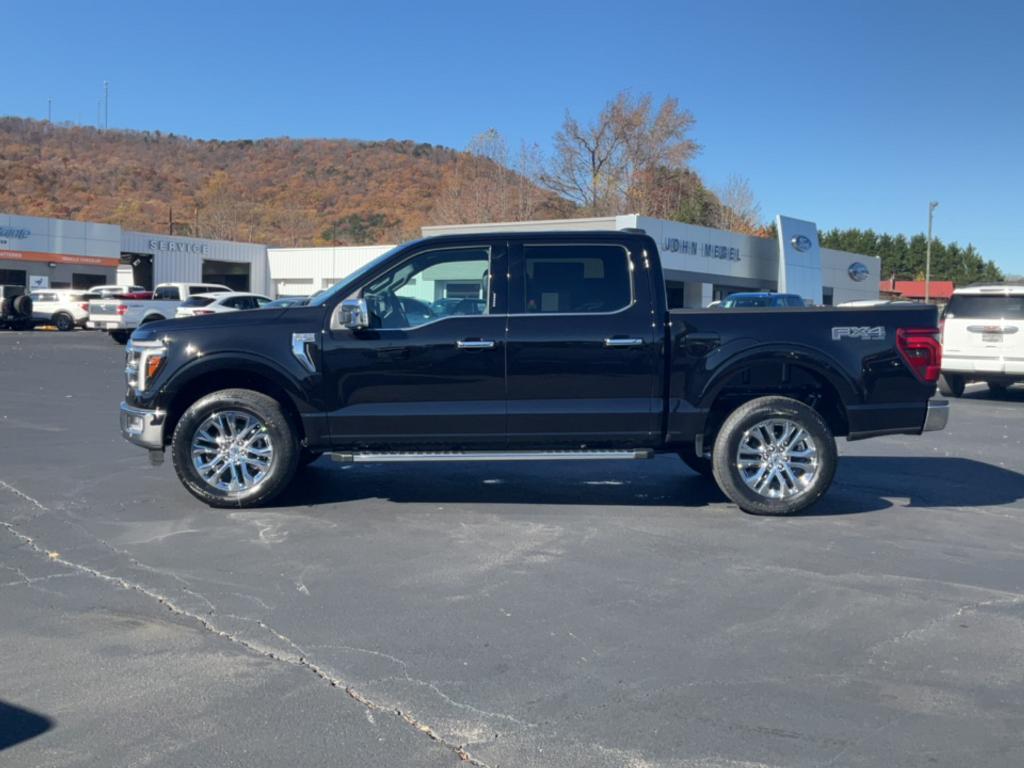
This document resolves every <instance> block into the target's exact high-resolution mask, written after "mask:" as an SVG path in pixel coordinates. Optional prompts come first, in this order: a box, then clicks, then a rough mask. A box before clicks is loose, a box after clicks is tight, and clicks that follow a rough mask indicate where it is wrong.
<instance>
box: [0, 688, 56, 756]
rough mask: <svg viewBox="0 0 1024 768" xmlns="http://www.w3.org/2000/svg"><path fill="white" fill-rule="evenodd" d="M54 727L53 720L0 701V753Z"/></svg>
mask: <svg viewBox="0 0 1024 768" xmlns="http://www.w3.org/2000/svg"><path fill="white" fill-rule="evenodd" d="M52 727H53V720H51V719H50V718H48V717H44V716H43V715H39V714H36V713H35V712H31V711H29V710H27V709H22V708H21V707H16V706H14V705H13V704H8V703H7V702H5V701H3V700H2V699H0V751H2V750H5V749H7V748H8V747H13V746H14V745H15V744H20V743H21V742H23V741H28V740H29V739H34V738H35V737H36V736H38V735H40V734H42V733H46V731H48V730H50V729H51V728H52Z"/></svg>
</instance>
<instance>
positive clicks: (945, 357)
mask: <svg viewBox="0 0 1024 768" xmlns="http://www.w3.org/2000/svg"><path fill="white" fill-rule="evenodd" d="M968 381H984V382H986V383H987V384H988V388H989V389H990V390H992V392H993V393H995V394H998V393H1001V392H1003V391H1005V390H1006V388H1007V387H1009V386H1010V385H1011V384H1013V383H1014V382H1017V381H1024V285H1002V284H995V285H972V286H970V287H968V288H958V289H957V290H955V291H954V292H953V297H952V298H951V299H950V300H949V304H948V305H947V306H946V311H945V312H944V313H943V314H942V378H941V379H939V390H940V391H941V392H942V394H944V395H952V396H953V397H960V395H962V394H963V392H964V386H965V385H966V384H967V382H968Z"/></svg>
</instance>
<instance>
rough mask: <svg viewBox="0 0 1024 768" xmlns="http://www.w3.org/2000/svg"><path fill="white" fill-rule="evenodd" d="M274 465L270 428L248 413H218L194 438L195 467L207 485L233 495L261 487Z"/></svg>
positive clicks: (208, 420)
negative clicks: (268, 429)
mask: <svg viewBox="0 0 1024 768" xmlns="http://www.w3.org/2000/svg"><path fill="white" fill-rule="evenodd" d="M273 463H274V445H273V443H272V442H271V440H270V433H269V432H267V427H266V425H265V424H264V423H263V422H262V421H261V420H260V419H259V418H257V417H256V416H254V415H252V414H251V413H246V412H245V411H217V412H215V413H212V414H210V415H209V416H207V417H206V419H205V420H204V421H203V423H202V424H200V425H199V428H198V429H197V430H196V431H195V433H194V434H193V435H192V465H193V466H194V467H195V469H196V472H198V473H199V476H200V477H201V478H203V480H204V481H205V482H206V484H207V485H209V486H210V487H211V488H216V489H217V490H218V491H226V492H229V493H233V492H238V491H251V490H253V489H254V488H257V487H259V486H260V485H261V484H262V483H263V481H264V480H266V479H267V475H268V474H269V473H270V467H271V465H272V464H273Z"/></svg>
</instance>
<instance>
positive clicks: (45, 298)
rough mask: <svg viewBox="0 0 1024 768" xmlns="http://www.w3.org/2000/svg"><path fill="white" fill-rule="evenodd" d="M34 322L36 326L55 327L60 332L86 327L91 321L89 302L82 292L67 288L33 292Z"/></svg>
mask: <svg viewBox="0 0 1024 768" xmlns="http://www.w3.org/2000/svg"><path fill="white" fill-rule="evenodd" d="M31 295H32V321H33V322H34V323H35V324H36V325H40V324H46V325H54V326H56V327H57V330H58V331H72V330H74V329H75V328H76V327H85V323H86V321H87V320H88V319H89V301H88V299H87V298H86V295H85V294H84V293H83V292H82V291H76V290H71V289H67V288H41V289H39V290H37V291H32V294H31Z"/></svg>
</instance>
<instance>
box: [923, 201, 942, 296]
mask: <svg viewBox="0 0 1024 768" xmlns="http://www.w3.org/2000/svg"><path fill="white" fill-rule="evenodd" d="M938 207H939V204H938V203H937V202H935V201H934V200H932V201H931V202H930V203H928V245H927V247H926V249H925V256H924V302H925V304H927V303H928V299H929V297H930V294H931V283H932V216H933V215H934V214H935V209H936V208H938Z"/></svg>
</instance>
